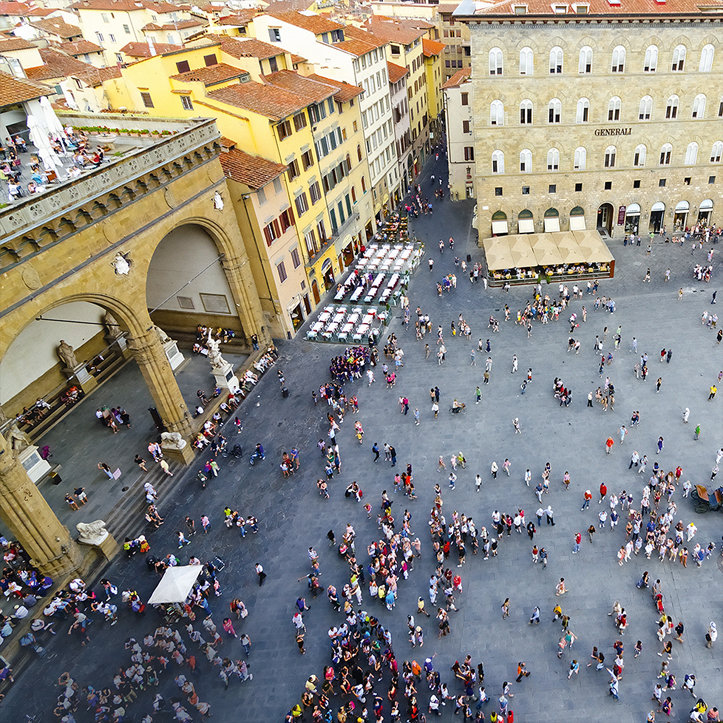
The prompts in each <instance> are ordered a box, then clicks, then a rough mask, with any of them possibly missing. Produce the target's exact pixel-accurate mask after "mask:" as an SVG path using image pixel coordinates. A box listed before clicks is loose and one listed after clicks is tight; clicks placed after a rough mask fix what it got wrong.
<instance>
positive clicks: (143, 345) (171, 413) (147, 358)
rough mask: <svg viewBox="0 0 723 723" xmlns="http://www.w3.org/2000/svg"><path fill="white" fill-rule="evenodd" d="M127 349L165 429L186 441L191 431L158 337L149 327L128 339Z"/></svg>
mask: <svg viewBox="0 0 723 723" xmlns="http://www.w3.org/2000/svg"><path fill="white" fill-rule="evenodd" d="M128 346H129V348H130V350H131V351H132V352H133V356H134V358H135V360H136V362H138V368H139V369H140V370H141V374H142V375H143V379H145V382H146V385H147V386H148V391H149V392H150V393H151V396H152V397H153V401H154V402H155V405H156V409H157V410H158V413H159V414H160V415H161V419H162V420H163V423H164V425H165V426H166V429H167V430H168V431H169V432H180V433H181V436H182V437H183V438H184V439H190V437H191V434H192V432H193V428H192V426H191V415H190V414H189V413H188V407H187V406H186V402H185V401H184V399H183V396H182V395H181V390H180V389H179V388H178V383H177V382H176V378H175V377H174V376H173V370H172V369H171V364H170V362H169V361H168V357H166V352H165V350H164V348H163V344H161V340H160V339H159V338H158V334H157V333H156V331H155V330H154V329H153V328H151V330H150V331H147V332H145V333H144V334H143V335H141V336H137V337H132V338H130V339H129V340H128Z"/></svg>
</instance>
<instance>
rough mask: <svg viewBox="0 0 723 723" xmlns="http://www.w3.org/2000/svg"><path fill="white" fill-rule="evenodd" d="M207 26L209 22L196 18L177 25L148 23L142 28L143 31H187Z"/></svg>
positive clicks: (176, 23) (180, 21) (179, 22)
mask: <svg viewBox="0 0 723 723" xmlns="http://www.w3.org/2000/svg"><path fill="white" fill-rule="evenodd" d="M206 25H208V22H207V21H206V20H201V19H200V18H196V19H189V20H179V21H178V22H175V23H164V24H163V25H158V24H157V23H146V24H145V25H144V26H143V27H142V28H141V30H145V31H148V30H185V29H186V28H198V27H205V26H206Z"/></svg>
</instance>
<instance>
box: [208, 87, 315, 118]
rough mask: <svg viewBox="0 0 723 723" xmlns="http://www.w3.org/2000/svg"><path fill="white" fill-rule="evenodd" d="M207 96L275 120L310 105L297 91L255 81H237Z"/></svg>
mask: <svg viewBox="0 0 723 723" xmlns="http://www.w3.org/2000/svg"><path fill="white" fill-rule="evenodd" d="M206 97H207V98H210V99H212V100H217V101H220V102H221V103H226V104H228V105H232V106H234V107H235V108H242V109H244V110H250V111H253V112H254V113H259V114H260V115H263V116H266V117H267V118H270V119H271V120H274V121H280V120H283V119H284V118H287V117H288V116H290V115H293V114H294V113H298V111H300V110H303V109H304V108H306V106H307V105H309V101H308V100H306V99H305V98H302V97H301V96H299V95H298V94H297V93H293V92H291V91H289V90H284V89H283V88H279V87H276V86H274V85H264V84H262V83H254V82H251V83H237V84H235V85H229V86H227V87H226V88H219V89H218V90H212V91H211V92H210V93H208V94H207V96H206ZM312 102H313V101H312Z"/></svg>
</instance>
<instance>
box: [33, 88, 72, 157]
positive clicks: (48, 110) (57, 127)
mask: <svg viewBox="0 0 723 723" xmlns="http://www.w3.org/2000/svg"><path fill="white" fill-rule="evenodd" d="M40 107H41V108H42V109H43V118H42V120H43V125H45V127H46V128H47V129H48V132H49V133H52V134H53V135H54V136H58V138H59V139H60V142H61V143H62V145H63V148H65V133H64V132H63V124H62V123H61V122H60V121H59V120H58V116H57V115H55V111H54V110H53V106H52V105H51V104H50V101H49V100H48V99H47V97H46V96H43V97H42V98H41V99H40ZM66 150H67V149H66Z"/></svg>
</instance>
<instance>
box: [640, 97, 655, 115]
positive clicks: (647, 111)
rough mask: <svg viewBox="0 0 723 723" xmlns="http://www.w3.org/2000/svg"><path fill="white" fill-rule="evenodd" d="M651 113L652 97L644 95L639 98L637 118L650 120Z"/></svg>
mask: <svg viewBox="0 0 723 723" xmlns="http://www.w3.org/2000/svg"><path fill="white" fill-rule="evenodd" d="M652 114H653V99H652V98H651V97H650V96H649V95H644V96H643V97H642V98H641V99H640V107H639V109H638V120H650V116H651V115H652Z"/></svg>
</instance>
